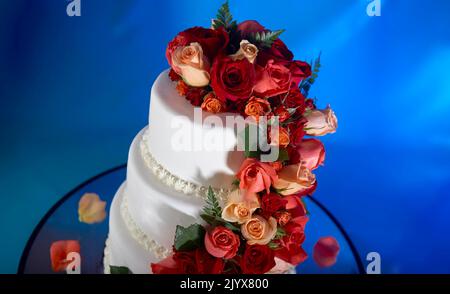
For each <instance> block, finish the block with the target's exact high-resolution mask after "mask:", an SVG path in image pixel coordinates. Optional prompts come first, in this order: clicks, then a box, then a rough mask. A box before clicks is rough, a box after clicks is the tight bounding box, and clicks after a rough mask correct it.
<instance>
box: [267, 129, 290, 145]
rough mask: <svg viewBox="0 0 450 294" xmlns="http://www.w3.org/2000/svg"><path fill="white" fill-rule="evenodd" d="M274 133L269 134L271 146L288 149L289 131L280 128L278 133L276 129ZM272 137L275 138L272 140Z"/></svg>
mask: <svg viewBox="0 0 450 294" xmlns="http://www.w3.org/2000/svg"><path fill="white" fill-rule="evenodd" d="M273 133H274V134H272V132H269V135H270V144H271V145H275V146H280V147H287V146H288V145H289V142H290V141H289V133H288V131H287V130H286V129H285V128H283V127H278V131H277V130H276V129H274V131H273ZM272 135H273V136H274V137H273V138H272Z"/></svg>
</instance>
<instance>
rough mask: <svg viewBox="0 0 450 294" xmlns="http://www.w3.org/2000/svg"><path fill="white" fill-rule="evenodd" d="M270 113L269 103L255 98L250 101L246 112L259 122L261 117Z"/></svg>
mask: <svg viewBox="0 0 450 294" xmlns="http://www.w3.org/2000/svg"><path fill="white" fill-rule="evenodd" d="M270 111H271V107H270V103H269V101H267V100H266V99H262V98H258V97H254V96H253V97H252V98H250V99H249V100H248V102H247V105H246V106H245V110H244V112H245V114H246V115H248V116H252V117H253V118H254V119H255V120H256V121H259V117H260V116H264V115H267V114H269V113H270Z"/></svg>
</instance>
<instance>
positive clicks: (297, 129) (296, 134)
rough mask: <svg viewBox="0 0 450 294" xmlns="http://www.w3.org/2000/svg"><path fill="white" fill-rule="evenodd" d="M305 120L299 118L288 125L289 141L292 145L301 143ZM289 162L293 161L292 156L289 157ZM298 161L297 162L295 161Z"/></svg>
mask: <svg viewBox="0 0 450 294" xmlns="http://www.w3.org/2000/svg"><path fill="white" fill-rule="evenodd" d="M304 124H305V122H304V121H303V120H299V121H297V122H295V123H291V124H289V126H288V129H289V134H290V137H289V142H290V143H291V145H292V146H299V145H300V144H301V143H302V140H303V137H304V136H305V134H306V133H305V125H304ZM289 159H290V160H291V162H293V161H294V158H291V157H289ZM297 163H298V162H297Z"/></svg>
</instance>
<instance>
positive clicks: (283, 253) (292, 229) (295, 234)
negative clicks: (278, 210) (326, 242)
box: [275, 222, 308, 265]
mask: <svg viewBox="0 0 450 294" xmlns="http://www.w3.org/2000/svg"><path fill="white" fill-rule="evenodd" d="M284 230H285V232H286V236H284V237H282V238H281V239H279V240H278V241H277V243H278V245H279V246H280V247H279V248H278V249H277V250H276V251H275V256H276V257H278V258H280V259H282V260H284V261H286V262H289V263H290V264H292V265H298V264H300V263H302V262H303V261H305V260H306V258H307V257H308V254H307V253H306V252H305V250H303V248H302V247H301V245H302V244H303V242H304V241H305V232H304V227H302V226H300V225H298V224H295V223H293V222H290V223H288V224H287V225H286V226H284Z"/></svg>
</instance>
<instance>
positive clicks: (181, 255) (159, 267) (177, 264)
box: [150, 251, 198, 275]
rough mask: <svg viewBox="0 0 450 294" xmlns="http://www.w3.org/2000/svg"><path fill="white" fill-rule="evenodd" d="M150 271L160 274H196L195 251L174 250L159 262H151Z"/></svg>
mask: <svg viewBox="0 0 450 294" xmlns="http://www.w3.org/2000/svg"><path fill="white" fill-rule="evenodd" d="M150 266H151V269H152V273H154V274H162V275H172V274H197V273H198V270H197V264H196V260H195V251H175V252H174V253H173V254H172V255H171V256H169V257H167V258H165V259H163V260H162V261H160V262H159V263H152V264H151V265H150Z"/></svg>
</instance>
